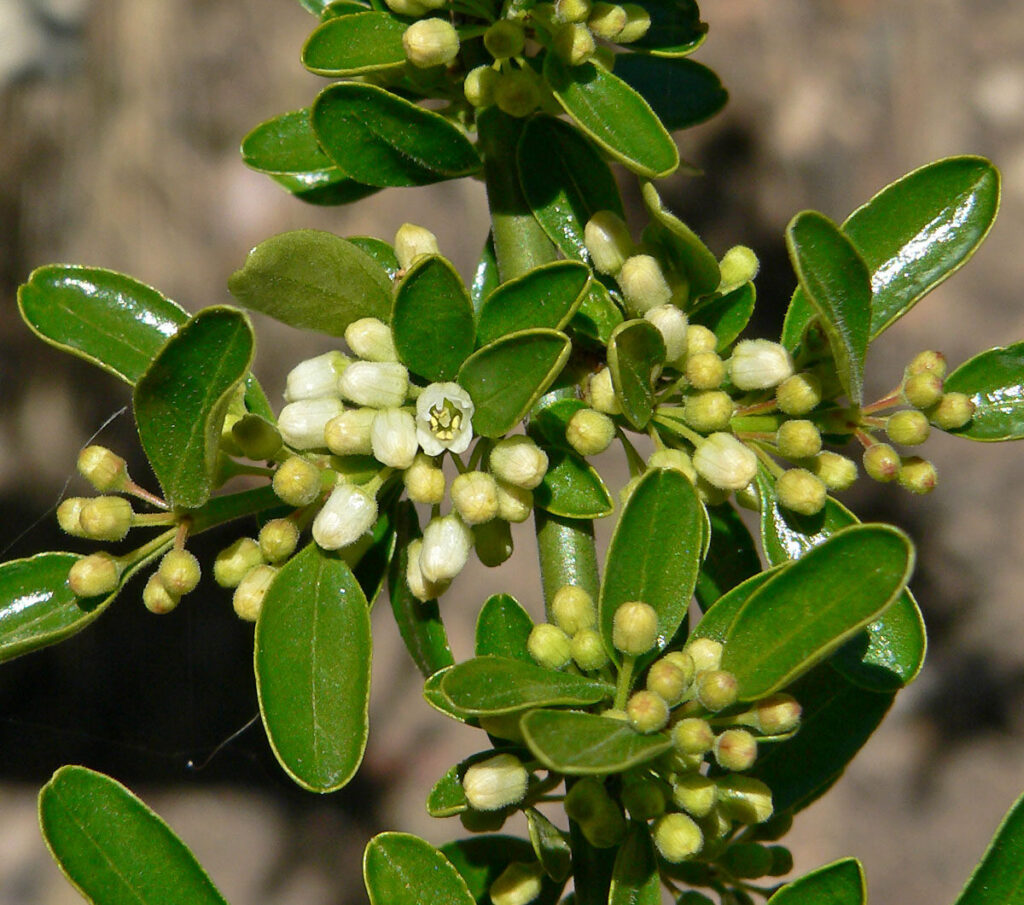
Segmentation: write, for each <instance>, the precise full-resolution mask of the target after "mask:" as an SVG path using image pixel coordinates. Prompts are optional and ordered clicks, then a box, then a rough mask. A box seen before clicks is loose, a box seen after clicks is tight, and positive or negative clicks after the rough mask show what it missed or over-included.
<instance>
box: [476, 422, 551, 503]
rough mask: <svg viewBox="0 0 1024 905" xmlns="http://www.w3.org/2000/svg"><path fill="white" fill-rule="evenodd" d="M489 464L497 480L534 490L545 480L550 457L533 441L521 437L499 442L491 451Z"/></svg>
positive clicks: (507, 438) (508, 438)
mask: <svg viewBox="0 0 1024 905" xmlns="http://www.w3.org/2000/svg"><path fill="white" fill-rule="evenodd" d="M488 464H489V467H490V469H491V473H492V474H493V475H494V476H495V477H496V478H499V479H500V480H502V481H505V482H506V483H507V484H515V485H516V486H517V487H523V488H525V489H527V490H533V488H534V487H536V486H537V485H538V484H540V482H541V481H543V480H544V475H545V474H546V473H547V470H548V456H547V453H546V452H544V450H542V449H541V448H540V447H539V446H538V445H537V444H536V443H534V442H533V440H532V439H530V438H529V437H526V436H522V435H519V436H515V437H506V438H505V439H504V440H499V441H498V442H497V443H496V444H495V446H494V449H492V450H491V455H490V458H489V460H488Z"/></svg>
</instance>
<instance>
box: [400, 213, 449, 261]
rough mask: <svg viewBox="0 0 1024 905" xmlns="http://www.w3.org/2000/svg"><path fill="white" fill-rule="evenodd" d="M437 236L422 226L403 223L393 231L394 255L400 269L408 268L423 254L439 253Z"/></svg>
mask: <svg viewBox="0 0 1024 905" xmlns="http://www.w3.org/2000/svg"><path fill="white" fill-rule="evenodd" d="M439 254H441V249H440V248H439V247H438V244H437V236H435V235H434V234H433V233H432V232H431V231H430V230H429V229H427V228H426V227H424V226H417V225H416V224H415V223H403V224H402V225H401V226H400V227H398V232H397V233H395V257H396V258H398V266H399V267H401V268H402V270H408V269H409V268H410V267H412V265H413V264H415V263H416V260H417V259H418V258H419V257H421V256H423V255H439Z"/></svg>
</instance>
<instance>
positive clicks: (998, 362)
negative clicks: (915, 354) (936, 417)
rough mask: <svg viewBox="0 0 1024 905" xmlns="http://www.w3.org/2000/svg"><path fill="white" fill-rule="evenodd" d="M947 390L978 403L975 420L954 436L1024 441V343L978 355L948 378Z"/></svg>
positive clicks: (972, 419) (975, 403)
mask: <svg viewBox="0 0 1024 905" xmlns="http://www.w3.org/2000/svg"><path fill="white" fill-rule="evenodd" d="M945 389H946V392H954V391H955V392H957V393H966V394H967V395H968V396H969V397H970V398H971V402H973V403H974V416H973V417H972V418H971V420H970V421H969V422H968V423H967V425H966V426H965V427H962V428H960V429H958V430H954V431H950V433H952V434H956V435H957V436H959V437H967V438H968V439H969V440H985V441H994V440H1019V439H1021V438H1022V437H1024V342H1019V343H1014V344H1013V345H1012V346H1005V347H1003V348H996V349H989V350H988V351H987V352H982V353H981V354H980V355H975V356H974V358H971V359H970V360H968V361H965V362H964V363H963V364H962V365H960V367H959V368H957V369H956V370H955V371H954V372H953V373H952V374H950V375H949V377H947V378H946V382H945Z"/></svg>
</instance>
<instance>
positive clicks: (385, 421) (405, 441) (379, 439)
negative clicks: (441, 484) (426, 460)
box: [370, 408, 420, 469]
mask: <svg viewBox="0 0 1024 905" xmlns="http://www.w3.org/2000/svg"><path fill="white" fill-rule="evenodd" d="M419 448H420V444H419V441H418V440H417V439H416V419H415V418H413V416H412V415H411V414H410V413H409V412H407V411H404V410H403V409H397V408H391V409H382V410H381V411H379V412H377V417H376V418H374V419H373V423H372V424H371V425H370V449H372V450H373V457H374V458H375V459H376V460H377V461H378V462H380V463H381V464H382V465H387V466H388V467H389V468H402V469H404V468H408V467H409V466H410V465H412V463H413V459H415V458H416V451H417V450H418V449H419Z"/></svg>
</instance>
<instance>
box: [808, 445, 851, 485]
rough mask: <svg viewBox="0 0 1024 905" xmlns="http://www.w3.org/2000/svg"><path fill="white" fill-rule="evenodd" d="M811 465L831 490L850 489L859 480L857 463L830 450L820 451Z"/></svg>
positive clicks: (816, 474) (817, 475)
mask: <svg viewBox="0 0 1024 905" xmlns="http://www.w3.org/2000/svg"><path fill="white" fill-rule="evenodd" d="M811 465H812V467H811V470H812V471H813V472H814V474H815V476H816V477H817V478H818V480H819V481H821V483H822V484H824V485H825V486H826V487H827V488H828V489H829V490H848V489H849V488H850V487H852V486H853V484H854V482H855V481H856V480H857V463H856V462H854V461H853V459H848V458H847V457H846V456H841V455H839V453H834V452H831V451H830V450H825V452H823V453H818V455H817V456H816V457H815V459H814V461H813V462H812V463H811Z"/></svg>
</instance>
